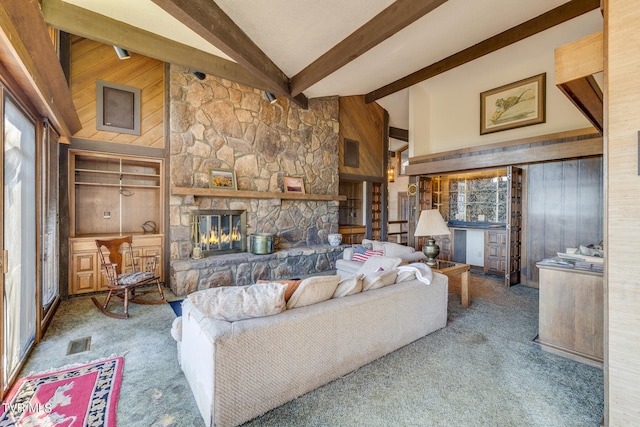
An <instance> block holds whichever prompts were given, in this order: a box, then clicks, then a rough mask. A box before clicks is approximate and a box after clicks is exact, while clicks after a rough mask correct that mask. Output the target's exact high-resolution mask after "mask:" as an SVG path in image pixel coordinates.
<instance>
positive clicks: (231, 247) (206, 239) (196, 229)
mask: <svg viewBox="0 0 640 427" xmlns="http://www.w3.org/2000/svg"><path fill="white" fill-rule="evenodd" d="M191 241H192V243H193V247H194V248H196V247H198V248H200V249H201V251H202V254H203V255H205V256H206V255H218V254H226V253H233V252H244V251H246V248H247V212H246V211H239V210H235V211H234V210H197V211H194V212H193V213H192V214H191Z"/></svg>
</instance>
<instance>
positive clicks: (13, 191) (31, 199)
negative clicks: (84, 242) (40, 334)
mask: <svg viewBox="0 0 640 427" xmlns="http://www.w3.org/2000/svg"><path fill="white" fill-rule="evenodd" d="M2 98H3V100H4V101H3V102H2V104H1V105H2V107H3V117H4V120H3V122H2V124H3V129H2V136H3V147H4V149H3V151H2V155H3V158H2V166H3V174H2V177H3V183H2V184H3V198H2V214H3V219H2V221H1V222H0V223H1V224H2V229H1V230H0V234H1V241H2V245H3V247H2V272H3V274H2V275H0V287H1V289H2V393H3V395H4V393H5V392H6V389H7V387H8V385H9V384H10V383H11V382H12V380H13V377H14V376H16V375H17V374H18V371H19V369H20V367H21V365H22V362H23V360H24V358H25V357H26V355H27V352H28V351H29V349H30V348H31V346H32V345H33V343H34V340H35V335H36V323H37V312H36V284H37V277H36V264H37V249H36V233H37V227H36V189H37V186H36V124H35V122H34V120H33V119H32V118H30V117H29V116H27V115H26V114H25V113H24V111H23V110H22V109H21V108H20V107H18V105H17V104H16V103H15V102H13V100H12V99H11V98H10V97H9V96H8V95H7V94H6V92H4V96H3V97H2Z"/></svg>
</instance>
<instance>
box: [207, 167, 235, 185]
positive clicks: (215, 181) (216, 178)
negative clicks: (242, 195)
mask: <svg viewBox="0 0 640 427" xmlns="http://www.w3.org/2000/svg"><path fill="white" fill-rule="evenodd" d="M209 188H220V189H225V190H237V189H238V183H237V182H236V172H235V171H234V170H233V169H218V168H210V169H209Z"/></svg>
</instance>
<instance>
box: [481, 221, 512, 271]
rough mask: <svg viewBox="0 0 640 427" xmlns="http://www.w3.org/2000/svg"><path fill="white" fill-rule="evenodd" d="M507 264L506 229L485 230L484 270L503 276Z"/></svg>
mask: <svg viewBox="0 0 640 427" xmlns="http://www.w3.org/2000/svg"><path fill="white" fill-rule="evenodd" d="M506 266H507V232H506V230H487V231H485V237H484V272H485V274H495V275H498V276H503V275H504V274H505V272H506Z"/></svg>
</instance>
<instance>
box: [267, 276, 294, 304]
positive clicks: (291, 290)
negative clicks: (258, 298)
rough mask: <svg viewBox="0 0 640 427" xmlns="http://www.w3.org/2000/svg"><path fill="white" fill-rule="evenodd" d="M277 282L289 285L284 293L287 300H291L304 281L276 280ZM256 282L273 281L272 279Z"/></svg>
mask: <svg viewBox="0 0 640 427" xmlns="http://www.w3.org/2000/svg"><path fill="white" fill-rule="evenodd" d="M274 282H276V283H282V284H283V285H285V286H286V287H287V290H286V291H285V293H284V300H285V302H287V301H289V298H291V295H293V293H294V292H295V290H296V289H298V286H299V285H300V283H301V282H302V280H274ZM256 283H271V281H270V280H258V281H257V282H256Z"/></svg>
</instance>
